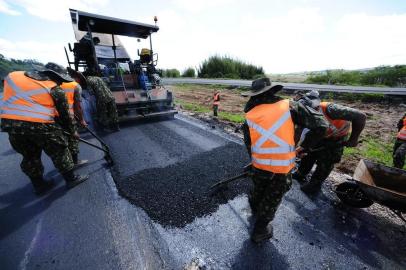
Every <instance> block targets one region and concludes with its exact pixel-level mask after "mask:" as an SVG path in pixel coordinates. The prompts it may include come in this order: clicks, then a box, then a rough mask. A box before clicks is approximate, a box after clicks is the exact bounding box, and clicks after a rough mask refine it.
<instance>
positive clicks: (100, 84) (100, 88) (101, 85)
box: [86, 76, 114, 102]
mask: <svg viewBox="0 0 406 270" xmlns="http://www.w3.org/2000/svg"><path fill="white" fill-rule="evenodd" d="M86 81H87V88H88V90H89V92H90V94H92V95H95V96H96V98H97V100H100V101H104V102H110V101H113V100H114V96H113V93H112V92H111V91H110V89H109V87H108V86H107V84H106V83H105V82H104V81H103V79H102V78H99V77H96V76H88V77H87V78H86Z"/></svg>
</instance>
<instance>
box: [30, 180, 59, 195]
mask: <svg viewBox="0 0 406 270" xmlns="http://www.w3.org/2000/svg"><path fill="white" fill-rule="evenodd" d="M30 179H31V183H32V186H33V187H34V193H35V195H38V196H41V195H44V194H45V193H46V192H48V191H49V190H51V189H52V188H53V187H54V186H55V183H54V182H53V181H45V180H44V178H42V177H33V178H30Z"/></svg>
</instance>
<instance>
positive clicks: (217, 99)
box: [213, 93, 220, 106]
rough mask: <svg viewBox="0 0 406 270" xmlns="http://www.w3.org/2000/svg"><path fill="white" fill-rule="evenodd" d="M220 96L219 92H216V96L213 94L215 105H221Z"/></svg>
mask: <svg viewBox="0 0 406 270" xmlns="http://www.w3.org/2000/svg"><path fill="white" fill-rule="evenodd" d="M219 97H220V94H219V93H217V94H214V96H213V105H217V106H218V105H220V100H219Z"/></svg>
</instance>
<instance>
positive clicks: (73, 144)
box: [66, 123, 79, 156]
mask: <svg viewBox="0 0 406 270" xmlns="http://www.w3.org/2000/svg"><path fill="white" fill-rule="evenodd" d="M73 126H74V131H75V132H78V125H77V123H75V124H74V125H73ZM66 139H67V141H68V148H69V151H70V153H71V155H72V156H74V155H76V156H77V155H78V154H79V140H78V139H76V138H74V137H73V136H66Z"/></svg>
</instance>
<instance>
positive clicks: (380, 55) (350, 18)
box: [334, 14, 406, 68]
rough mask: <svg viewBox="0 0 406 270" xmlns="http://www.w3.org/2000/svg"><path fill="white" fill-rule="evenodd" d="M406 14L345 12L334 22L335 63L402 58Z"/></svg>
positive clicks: (365, 63) (398, 60)
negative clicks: (378, 14)
mask: <svg viewBox="0 0 406 270" xmlns="http://www.w3.org/2000/svg"><path fill="white" fill-rule="evenodd" d="M405 25H406V14H397V15H386V16H371V15H367V14H349V15H346V16H344V17H342V18H341V19H340V20H339V21H338V22H337V25H336V29H335V31H336V40H337V43H336V44H334V45H335V46H334V50H336V51H337V53H338V55H339V57H337V58H339V59H336V61H337V65H341V66H349V67H352V68H360V67H369V66H377V65H384V64H385V65H393V64H399V63H405V62H406V53H405V48H406V28H405Z"/></svg>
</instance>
